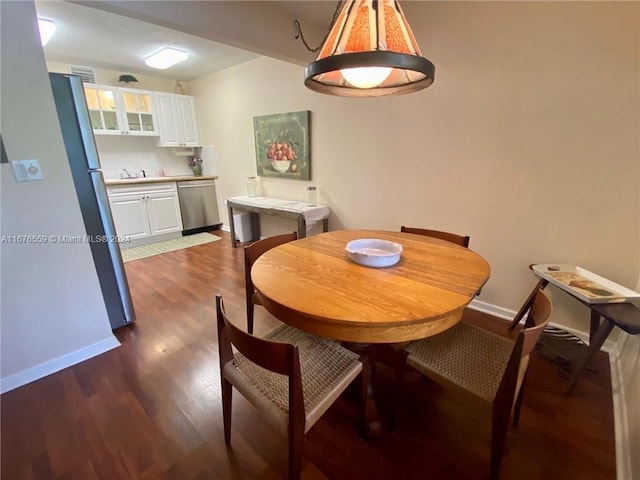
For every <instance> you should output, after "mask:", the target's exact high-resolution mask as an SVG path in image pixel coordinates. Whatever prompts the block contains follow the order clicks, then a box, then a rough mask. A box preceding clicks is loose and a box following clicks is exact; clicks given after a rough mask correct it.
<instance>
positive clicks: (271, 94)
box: [191, 2, 640, 338]
mask: <svg viewBox="0 0 640 480" xmlns="http://www.w3.org/2000/svg"><path fill="white" fill-rule="evenodd" d="M419 3H421V4H422V5H425V3H424V2H419ZM409 5H410V6H411V7H414V4H413V3H412V2H409ZM428 9H429V11H428V13H429V15H425V16H423V17H420V18H419V19H418V21H417V22H416V23H415V24H414V22H413V21H412V20H411V18H410V22H411V23H412V26H413V28H414V31H416V32H419V33H416V35H418V37H419V38H418V40H419V42H420V43H421V46H422V49H423V52H424V53H425V55H426V56H427V57H429V58H430V59H431V60H432V61H433V62H434V63H435V65H436V82H435V84H434V85H433V86H431V87H430V88H428V89H427V90H425V91H422V92H419V93H414V94H409V95H405V96H400V97H392V98H379V99H345V98H338V97H330V96H325V95H320V94H316V93H313V92H310V91H308V90H306V89H305V87H304V86H303V82H302V79H303V68H302V67H299V66H297V65H292V64H289V63H285V62H281V61H278V60H273V59H268V58H260V59H257V60H254V61H251V62H247V63H245V64H242V65H239V66H237V67H235V68H231V69H227V70H225V71H222V72H219V73H216V74H213V75H210V76H207V77H202V78H200V79H196V80H194V81H192V82H191V87H192V92H193V94H194V95H196V96H197V98H198V101H199V113H200V119H201V127H202V128H201V129H202V135H203V142H205V143H211V144H214V145H215V146H216V151H217V163H218V172H219V175H220V190H221V195H222V196H223V197H227V196H232V195H239V194H244V193H245V191H246V189H245V183H246V178H247V176H249V175H254V174H255V172H256V167H255V153H254V145H253V126H252V118H253V116H256V115H264V114H270V113H277V112H288V111H297V110H310V111H311V112H312V113H311V125H312V126H311V155H312V182H313V183H314V184H316V185H318V190H319V201H320V202H322V203H325V204H327V205H329V207H330V208H331V211H332V216H331V219H330V226H331V228H332V229H337V228H364V227H366V228H381V229H391V230H396V229H398V228H399V227H400V225H402V224H406V225H416V226H425V227H429V228H436V229H443V230H450V231H454V232H458V233H464V234H468V235H470V236H471V248H472V249H474V250H476V251H477V252H479V253H481V254H482V255H483V256H484V257H485V258H486V259H487V260H488V261H489V263H490V265H491V267H492V272H491V278H490V280H489V282H488V284H487V285H486V286H485V288H484V289H483V292H482V296H481V300H483V301H486V302H489V303H491V304H494V305H497V306H501V307H506V308H510V309H516V308H517V306H518V304H519V303H520V302H521V301H522V299H523V296H524V295H525V294H526V292H528V290H529V288H530V287H531V285H532V284H533V282H534V278H533V275H532V274H531V273H530V271H529V270H528V268H527V267H528V265H529V264H531V263H546V262H550V263H555V262H558V263H560V262H562V263H569V264H577V265H581V266H583V267H585V268H587V269H590V270H592V271H595V272H597V273H599V274H601V275H603V276H605V277H608V278H610V279H612V280H614V281H616V282H618V283H621V284H623V285H626V286H628V287H632V286H633V285H634V284H635V280H636V278H637V277H638V265H639V264H640V256H639V251H638V245H639V244H640V237H639V222H640V208H639V203H638V194H639V191H640V188H639V182H638V178H639V166H640V161H639V157H640V153H639V142H638V132H639V131H640V122H639V115H638V105H639V100H640V97H639V87H638V85H639V80H640V79H639V71H640V68H639V67H640V65H639V58H640V52H639V44H640V42H639V38H638V31H639V28H638V25H639V20H638V19H639V15H638V13H639V4H638V3H635V2H634V3H624V2H618V3H608V2H589V3H587V2H562V3H556V2H470V3H459V2H428ZM407 10H408V9H407ZM425 39H428V41H425ZM261 181H262V186H263V193H265V194H267V195H270V196H275V197H283V198H291V199H299V200H303V199H304V198H305V185H306V183H305V182H299V181H284V180H277V179H267V178H263V179H261ZM222 213H223V217H224V221H225V222H227V218H226V212H222ZM550 291H551V293H552V294H553V297H554V303H555V306H556V313H555V315H554V321H556V322H559V323H561V324H564V325H565V326H568V327H571V328H576V329H579V330H582V331H587V330H588V311H587V309H586V308H585V307H583V306H581V305H579V304H578V303H577V302H576V301H575V300H573V299H571V298H569V297H568V296H567V295H564V294H561V293H557V291H555V289H550ZM614 338H615V337H614Z"/></svg>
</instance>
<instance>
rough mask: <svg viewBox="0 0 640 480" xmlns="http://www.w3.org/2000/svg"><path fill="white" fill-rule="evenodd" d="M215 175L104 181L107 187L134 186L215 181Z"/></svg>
mask: <svg viewBox="0 0 640 480" xmlns="http://www.w3.org/2000/svg"><path fill="white" fill-rule="evenodd" d="M217 178H218V176H217V175H200V176H198V177H196V176H194V175H181V176H177V177H140V178H108V179H105V180H104V184H105V185H106V186H107V187H112V186H114V185H136V184H140V183H162V182H183V181H189V180H216V179H217Z"/></svg>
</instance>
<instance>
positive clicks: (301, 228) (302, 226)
mask: <svg viewBox="0 0 640 480" xmlns="http://www.w3.org/2000/svg"><path fill="white" fill-rule="evenodd" d="M306 236H307V222H306V220H305V219H304V215H299V216H298V238H304V237H306Z"/></svg>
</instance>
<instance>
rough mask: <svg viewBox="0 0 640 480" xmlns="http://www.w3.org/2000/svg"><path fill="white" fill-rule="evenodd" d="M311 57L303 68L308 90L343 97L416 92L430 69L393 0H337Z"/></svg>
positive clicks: (426, 82)
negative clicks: (329, 22)
mask: <svg viewBox="0 0 640 480" xmlns="http://www.w3.org/2000/svg"><path fill="white" fill-rule="evenodd" d="M294 24H295V26H296V29H297V32H298V34H297V35H296V38H301V39H302V42H303V43H304V45H305V47H307V49H308V50H309V51H312V52H317V51H319V53H318V56H317V57H316V60H315V61H314V62H312V63H310V64H309V65H308V66H307V68H306V69H305V80H304V84H305V85H306V86H307V87H308V88H309V89H311V90H314V91H316V92H320V93H326V94H329V95H338V96H343V97H380V96H384V95H398V94H401V93H408V92H415V91H417V90H422V89H423V88H426V87H428V86H429V85H431V84H432V83H433V80H434V75H435V67H434V65H433V63H431V62H430V61H429V60H427V59H426V58H424V57H423V56H422V54H421V53H420V48H419V47H418V43H417V42H416V39H415V37H414V36H413V33H412V31H411V27H409V24H408V23H407V20H406V18H405V16H404V13H403V12H402V9H401V8H400V4H399V3H398V2H397V1H396V0H379V1H378V0H346V1H344V2H343V1H339V2H338V5H337V6H336V10H335V13H334V16H333V20H332V22H331V25H330V27H329V32H328V33H327V36H326V37H325V39H324V41H323V42H322V43H323V45H322V46H321V47H318V48H316V49H312V48H310V47H309V45H308V44H307V42H306V40H305V39H304V37H303V35H302V31H301V28H300V22H298V20H295V22H294Z"/></svg>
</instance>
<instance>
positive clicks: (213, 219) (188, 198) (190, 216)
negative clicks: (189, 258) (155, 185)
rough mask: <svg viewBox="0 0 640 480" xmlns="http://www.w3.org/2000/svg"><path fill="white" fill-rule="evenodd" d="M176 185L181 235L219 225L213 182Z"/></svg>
mask: <svg viewBox="0 0 640 480" xmlns="http://www.w3.org/2000/svg"><path fill="white" fill-rule="evenodd" d="M177 185H178V198H179V200H180V212H181V213H182V229H183V233H191V231H192V230H196V229H198V230H201V229H204V228H208V227H218V226H220V225H221V223H220V213H219V212H218V198H217V196H216V182H215V180H188V181H184V182H177Z"/></svg>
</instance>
